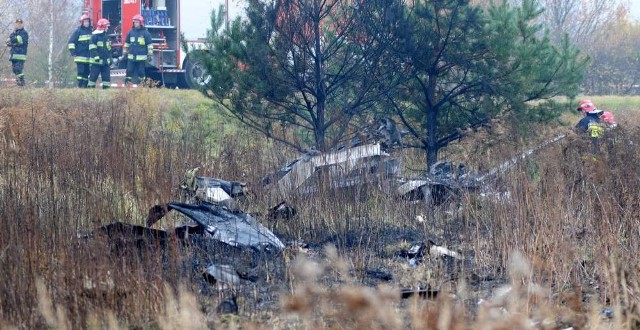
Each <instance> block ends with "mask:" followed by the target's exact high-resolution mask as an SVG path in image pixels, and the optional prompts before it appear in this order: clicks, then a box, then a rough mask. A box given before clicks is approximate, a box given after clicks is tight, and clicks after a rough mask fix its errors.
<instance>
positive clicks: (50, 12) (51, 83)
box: [47, 0, 54, 88]
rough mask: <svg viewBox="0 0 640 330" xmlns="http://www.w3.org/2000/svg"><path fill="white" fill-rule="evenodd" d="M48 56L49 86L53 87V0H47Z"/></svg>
mask: <svg viewBox="0 0 640 330" xmlns="http://www.w3.org/2000/svg"><path fill="white" fill-rule="evenodd" d="M49 8H50V10H49V22H50V25H49V56H48V57H47V65H48V73H49V74H48V77H49V79H48V80H49V88H53V20H54V16H53V0H49Z"/></svg>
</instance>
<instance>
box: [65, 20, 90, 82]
mask: <svg viewBox="0 0 640 330" xmlns="http://www.w3.org/2000/svg"><path fill="white" fill-rule="evenodd" d="M91 30H93V28H92V27H91V19H90V18H89V15H87V14H84V15H82V16H80V26H79V27H78V28H77V29H76V31H75V32H73V34H72V35H71V37H70V38H69V52H71V56H73V61H74V62H75V63H76V68H77V70H78V74H77V75H76V79H77V80H78V87H79V88H87V87H88V83H89V74H90V73H91V71H90V66H91V63H90V58H89V56H90V52H89V44H90V43H91Z"/></svg>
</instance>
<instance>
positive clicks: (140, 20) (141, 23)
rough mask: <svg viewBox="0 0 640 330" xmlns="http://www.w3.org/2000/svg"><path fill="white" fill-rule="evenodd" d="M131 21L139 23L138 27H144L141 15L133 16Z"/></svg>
mask: <svg viewBox="0 0 640 330" xmlns="http://www.w3.org/2000/svg"><path fill="white" fill-rule="evenodd" d="M133 20H134V21H138V22H140V26H144V17H142V15H140V14H138V15H136V16H133Z"/></svg>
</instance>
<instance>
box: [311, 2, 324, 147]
mask: <svg viewBox="0 0 640 330" xmlns="http://www.w3.org/2000/svg"><path fill="white" fill-rule="evenodd" d="M313 5H314V8H313V14H314V15H315V16H316V17H314V20H313V21H314V22H313V25H314V26H313V28H314V30H315V31H314V34H315V45H314V47H315V54H316V60H315V85H316V86H315V87H316V91H315V92H316V107H317V118H316V123H315V134H314V135H315V140H316V148H317V149H318V150H320V151H322V152H325V151H326V150H325V131H326V127H325V124H326V123H325V119H324V116H325V113H324V110H325V102H326V96H325V92H326V91H325V90H324V74H323V70H324V65H323V61H324V57H323V54H322V45H321V40H320V36H321V34H320V33H321V31H320V15H319V12H320V4H319V3H318V0H314V2H313Z"/></svg>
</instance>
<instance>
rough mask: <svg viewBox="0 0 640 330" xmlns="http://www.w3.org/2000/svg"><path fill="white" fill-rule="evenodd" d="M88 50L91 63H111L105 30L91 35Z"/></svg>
mask: <svg viewBox="0 0 640 330" xmlns="http://www.w3.org/2000/svg"><path fill="white" fill-rule="evenodd" d="M89 51H90V52H91V64H94V65H111V42H110V41H109V37H107V33H106V32H100V33H96V34H93V35H92V36H91V44H90V45H89Z"/></svg>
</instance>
